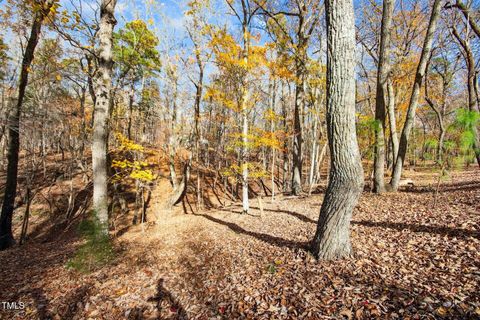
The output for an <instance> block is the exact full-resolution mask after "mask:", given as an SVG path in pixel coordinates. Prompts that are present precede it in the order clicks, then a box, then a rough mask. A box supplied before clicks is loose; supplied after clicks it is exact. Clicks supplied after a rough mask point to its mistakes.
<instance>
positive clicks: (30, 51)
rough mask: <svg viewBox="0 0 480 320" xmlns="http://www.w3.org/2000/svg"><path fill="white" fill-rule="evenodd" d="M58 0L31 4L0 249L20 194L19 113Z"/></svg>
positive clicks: (8, 238)
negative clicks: (44, 29)
mask: <svg viewBox="0 0 480 320" xmlns="http://www.w3.org/2000/svg"><path fill="white" fill-rule="evenodd" d="M55 2H56V1H55V0H43V1H35V2H33V4H32V9H33V22H32V27H31V30H30V36H29V38H28V41H27V46H26V48H25V52H24V54H23V58H22V65H21V70H20V80H19V84H18V98H17V101H16V106H15V108H14V110H13V111H12V112H11V114H10V117H11V119H10V121H9V127H8V154H7V160H8V166H7V181H6V183H5V193H4V196H3V204H2V212H1V215H0V250H3V249H6V248H8V247H10V246H12V245H13V243H14V239H13V234H12V216H13V210H14V206H15V198H16V196H17V176H18V155H19V151H20V115H21V112H22V105H23V100H24V98H25V90H26V88H27V85H28V74H29V71H30V66H31V65H32V61H33V59H34V54H35V48H36V47H37V44H38V40H39V37H40V33H41V30H42V25H43V23H44V21H45V19H46V18H47V16H48V15H49V14H50V13H51V10H52V9H54V5H55Z"/></svg>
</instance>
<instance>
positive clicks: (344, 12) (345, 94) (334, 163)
mask: <svg viewBox="0 0 480 320" xmlns="http://www.w3.org/2000/svg"><path fill="white" fill-rule="evenodd" d="M325 7H326V16H327V129H328V141H329V147H330V154H331V169H330V179H329V183H328V187H327V191H326V194H325V199H324V200H323V204H322V208H321V210H320V218H319V220H318V226H317V232H316V234H315V237H314V239H313V243H312V251H313V254H314V255H315V256H316V257H317V258H319V259H337V258H342V257H346V256H349V255H350V254H351V245H350V230H349V228H350V220H351V216H352V211H353V208H354V207H355V205H356V204H357V201H358V198H359V197H360V194H361V192H362V189H363V184H364V180H363V168H362V163H361V158H360V151H359V149H358V143H357V135H356V131H355V17H354V12H353V2H352V0H327V1H325Z"/></svg>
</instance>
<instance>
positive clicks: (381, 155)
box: [373, 0, 394, 193]
mask: <svg viewBox="0 0 480 320" xmlns="http://www.w3.org/2000/svg"><path fill="white" fill-rule="evenodd" d="M393 8H394V1H393V0H384V1H383V15H382V26H381V32H380V52H379V55H378V72H377V95H376V104H375V121H376V126H375V159H374V185H373V191H374V192H375V193H383V192H385V125H386V123H385V118H386V116H385V113H386V112H385V109H386V105H387V103H388V73H389V72H390V61H389V60H390V59H389V54H390V50H389V47H390V31H391V26H392V17H393Z"/></svg>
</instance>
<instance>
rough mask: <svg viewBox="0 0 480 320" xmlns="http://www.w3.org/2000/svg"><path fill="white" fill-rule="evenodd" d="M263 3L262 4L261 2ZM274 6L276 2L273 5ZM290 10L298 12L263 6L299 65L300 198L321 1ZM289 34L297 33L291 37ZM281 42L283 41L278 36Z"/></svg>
mask: <svg viewBox="0 0 480 320" xmlns="http://www.w3.org/2000/svg"><path fill="white" fill-rule="evenodd" d="M258 3H260V1H258ZM272 3H273V2H272ZM287 7H290V8H295V9H292V10H291V11H285V10H284V8H275V7H274V6H273V8H268V7H266V6H262V9H263V11H264V12H265V14H266V15H267V16H268V17H269V18H270V19H272V20H273V21H274V22H275V24H276V26H277V27H278V28H279V30H280V31H281V32H282V33H283V34H282V36H285V37H286V38H287V41H288V47H289V49H290V51H291V52H292V55H293V57H294V58H293V59H294V64H295V106H294V116H293V149H292V155H293V162H292V193H293V194H294V195H299V194H300V193H301V192H302V164H303V159H302V145H303V138H302V119H301V115H302V113H303V112H304V111H305V110H304V109H305V104H306V95H305V87H306V80H307V75H308V70H307V63H308V47H309V45H310V42H311V38H312V34H313V32H314V30H315V28H316V27H317V25H318V22H319V18H320V8H321V7H320V1H318V0H292V1H287ZM279 17H288V18H292V19H293V20H294V21H293V22H291V24H290V25H285V23H282V21H281V20H280V19H279ZM288 30H294V32H293V34H290V32H289V31H288ZM277 38H279V37H278V36H277Z"/></svg>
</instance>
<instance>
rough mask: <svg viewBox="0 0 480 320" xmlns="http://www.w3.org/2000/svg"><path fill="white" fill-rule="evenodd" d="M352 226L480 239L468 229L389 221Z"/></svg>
mask: <svg viewBox="0 0 480 320" xmlns="http://www.w3.org/2000/svg"><path fill="white" fill-rule="evenodd" d="M352 224H355V225H360V226H365V227H379V228H388V229H395V230H398V231H402V230H410V231H412V232H422V233H433V234H439V235H445V236H449V237H457V238H463V239H465V238H469V237H473V238H477V239H480V231H475V230H466V229H456V228H450V227H444V226H438V225H430V226H429V225H419V224H408V223H401V222H388V221H366V220H361V221H352Z"/></svg>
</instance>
